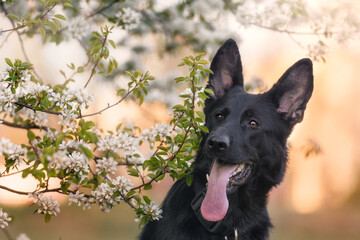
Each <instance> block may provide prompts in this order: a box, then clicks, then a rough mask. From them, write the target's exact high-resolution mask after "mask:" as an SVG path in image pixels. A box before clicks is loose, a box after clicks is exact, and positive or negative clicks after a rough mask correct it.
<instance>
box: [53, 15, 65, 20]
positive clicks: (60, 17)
mask: <svg viewBox="0 0 360 240" xmlns="http://www.w3.org/2000/svg"><path fill="white" fill-rule="evenodd" d="M55 17H56V18H59V19H61V20H64V21H66V17H64V16H63V15H61V14H55Z"/></svg>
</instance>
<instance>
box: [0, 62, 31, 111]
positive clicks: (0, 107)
mask: <svg viewBox="0 0 360 240" xmlns="http://www.w3.org/2000/svg"><path fill="white" fill-rule="evenodd" d="M12 70H13V68H12V67H7V68H6V69H5V70H4V71H3V73H2V77H1V78H0V112H2V111H4V112H7V113H11V114H13V113H14V110H15V108H16V106H15V105H14V102H16V101H17V100H18V99H19V98H20V97H23V96H24V95H25V93H26V87H27V85H28V84H29V82H30V79H31V74H30V73H29V70H28V69H25V70H22V71H20V74H19V79H18V87H17V88H16V89H15V93H12V92H11V88H10V86H9V83H8V82H7V81H5V79H7V78H8V77H9V72H10V71H12Z"/></svg>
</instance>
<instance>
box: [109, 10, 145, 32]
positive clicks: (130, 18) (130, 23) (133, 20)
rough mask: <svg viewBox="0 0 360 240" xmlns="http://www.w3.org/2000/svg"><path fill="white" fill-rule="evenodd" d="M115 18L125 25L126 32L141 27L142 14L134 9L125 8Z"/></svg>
mask: <svg viewBox="0 0 360 240" xmlns="http://www.w3.org/2000/svg"><path fill="white" fill-rule="evenodd" d="M115 17H117V18H119V19H120V20H121V21H122V22H123V23H124V28H125V30H128V31H131V30H134V29H135V28H137V27H138V26H139V23H140V19H141V14H140V13H138V12H137V11H135V10H134V9H132V8H123V9H121V11H119V12H118V13H117V14H116V15H115Z"/></svg>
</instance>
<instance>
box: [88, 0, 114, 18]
mask: <svg viewBox="0 0 360 240" xmlns="http://www.w3.org/2000/svg"><path fill="white" fill-rule="evenodd" d="M117 2H120V0H114V1H112V2H111V3H109V4H108V5H106V6H104V7H101V8H99V9H98V10H96V11H94V12H93V13H91V14H90V15H89V16H87V18H91V17H93V16H95V15H97V14H100V13H102V12H103V11H105V10H106V9H109V8H111V7H112V6H113V5H114V4H115V3H117Z"/></svg>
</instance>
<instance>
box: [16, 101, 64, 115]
mask: <svg viewBox="0 0 360 240" xmlns="http://www.w3.org/2000/svg"><path fill="white" fill-rule="evenodd" d="M14 104H16V105H18V106H22V107H25V108H28V109H31V110H33V111H34V112H36V111H39V112H45V113H49V114H53V115H61V112H55V111H50V110H34V107H33V106H31V105H28V104H25V103H21V102H14Z"/></svg>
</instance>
